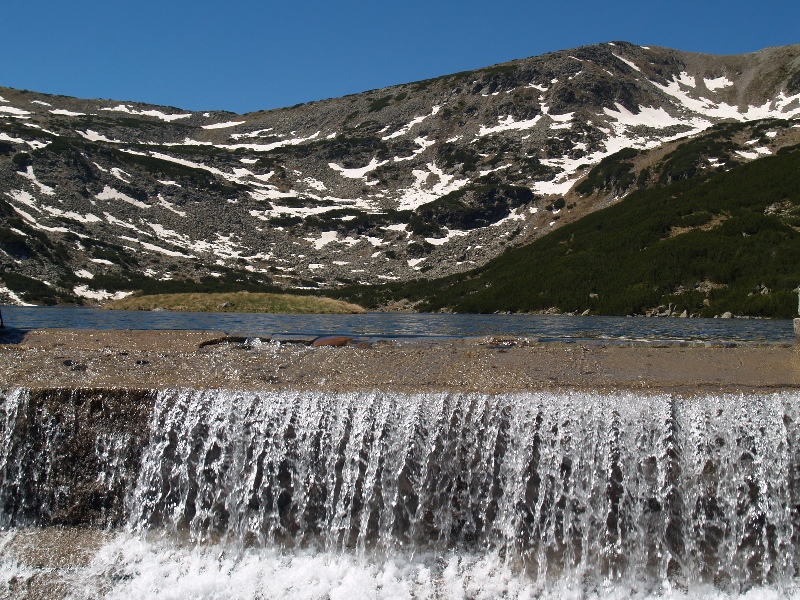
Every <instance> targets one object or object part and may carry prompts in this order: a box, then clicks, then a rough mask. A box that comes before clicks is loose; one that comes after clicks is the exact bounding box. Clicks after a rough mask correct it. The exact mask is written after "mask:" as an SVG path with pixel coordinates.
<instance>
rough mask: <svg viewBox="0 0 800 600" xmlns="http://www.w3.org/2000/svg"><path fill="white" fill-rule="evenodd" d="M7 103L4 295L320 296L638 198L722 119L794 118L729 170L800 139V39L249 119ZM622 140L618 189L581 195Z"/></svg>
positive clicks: (496, 79)
mask: <svg viewBox="0 0 800 600" xmlns="http://www.w3.org/2000/svg"><path fill="white" fill-rule="evenodd" d="M0 98H2V101H0V199H1V200H0V215H2V217H1V218H2V221H0V225H1V226H2V228H0V280H2V282H3V283H2V284H0V295H3V297H4V298H5V301H7V302H9V301H10V302H24V301H26V299H25V298H24V297H23V295H24V294H25V293H28V301H33V300H36V298H34V297H33V296H35V295H36V294H33V295H31V294H30V290H27V289H24V288H25V286H28V287H30V285H32V284H30V283H29V282H28V283H20V282H21V281H22V280H20V279H19V277H18V278H17V279H16V283H14V284H11V283H9V281H8V280H9V277H3V275H4V274H5V273H13V274H16V275H19V276H21V277H26V278H28V280H35V281H38V282H41V283H42V285H45V286H47V288H48V289H50V290H51V291H50V292H48V294H49V296H48V294H45V293H44V292H42V293H40V294H39V296H40V297H39V299H38V300H39V301H41V300H42V299H43V298H44V297H47V298H48V299H47V301H51V302H52V301H55V302H67V303H74V302H80V301H83V302H92V301H97V300H101V299H103V298H107V297H112V296H115V295H120V294H121V293H126V292H130V291H134V290H137V289H143V288H144V287H146V286H145V283H146V284H147V285H149V286H150V287H157V286H158V284H159V282H162V284H163V285H166V283H165V282H167V281H171V282H172V284H171V285H176V284H177V283H178V282H180V281H183V282H184V283H185V284H186V285H190V284H192V283H195V284H200V283H202V282H205V285H211V284H213V283H214V282H215V281H216V282H218V283H222V282H225V283H226V284H231V285H233V284H237V283H238V284H239V285H242V286H244V285H251V286H256V287H257V286H266V285H273V286H276V287H281V288H288V289H297V288H307V289H309V288H314V289H331V288H336V287H340V286H342V285H348V284H352V283H377V282H380V281H404V280H410V279H415V278H419V277H420V276H422V277H428V278H433V277H439V276H445V275H450V274H453V273H458V272H463V271H467V270H469V269H471V268H474V267H476V266H480V265H482V264H485V263H487V262H488V261H489V260H491V259H492V258H494V257H496V256H499V255H500V254H502V253H503V252H504V251H505V249H506V248H508V247H512V246H518V245H520V244H521V243H527V242H530V241H532V240H535V239H538V238H539V237H541V236H542V235H546V234H547V233H548V232H549V231H552V230H554V229H557V228H558V227H559V226H560V225H561V224H563V223H565V222H569V221H574V220H576V219H578V218H580V217H581V216H582V215H584V214H588V213H591V212H593V211H594V210H596V209H598V208H602V207H603V206H608V205H610V204H613V203H614V202H617V201H619V200H620V199H621V198H622V197H624V196H625V195H626V194H627V193H630V191H632V190H633V189H636V188H637V187H638V186H639V185H640V180H641V182H643V183H642V185H649V184H650V182H648V181H646V180H645V179H643V178H642V176H641V173H642V172H643V170H644V169H645V168H651V167H648V166H647V165H650V164H651V163H654V162H655V161H656V160H657V158H654V157H657V155H658V154H659V153H661V154H667V153H668V149H669V148H673V147H675V146H676V145H678V144H680V143H681V142H682V141H685V140H689V139H692V138H693V137H696V136H698V135H700V134H701V133H702V132H704V131H707V130H708V129H709V128H711V127H712V126H713V125H714V124H716V123H724V122H733V121H739V122H750V121H754V122H755V121H757V120H762V119H774V118H779V119H782V120H784V121H785V120H787V119H788V120H789V124H788V125H782V126H780V127H775V128H773V129H774V131H773V130H770V131H768V132H767V133H774V135H773V136H772V137H770V138H764V139H761V140H760V139H749V138H748V139H744V138H743V137H742V138H741V139H740V140H739V141H738V142H737V144H738V147H737V149H734V150H732V151H731V152H729V153H728V154H729V155H733V156H735V158H736V161H738V162H747V161H748V160H755V159H757V158H758V157H759V156H766V155H767V154H775V153H777V152H778V151H779V150H780V149H781V148H784V147H788V146H791V145H793V144H796V143H798V141H800V140H798V139H797V137H798V130H797V129H796V127H795V126H794V125H795V123H794V119H795V118H796V117H797V116H800V46H786V47H776V48H767V49H764V50H762V51H759V52H756V53H752V54H745V55H727V56H712V55H703V54H698V53H686V52H680V51H676V50H670V49H665V48H657V47H640V46H636V45H633V44H628V43H625V42H613V43H607V44H598V45H594V46H586V47H581V48H574V49H569V50H563V51H559V52H555V53H549V54H547V55H544V56H540V57H530V58H525V59H519V60H516V61H512V62H510V63H503V64H499V65H494V66H491V67H485V68H482V69H476V70H474V71H467V72H462V73H456V74H451V75H445V76H442V77H439V78H434V79H429V80H423V81H420V82H414V83H408V84H399V85H396V86H391V87H389V88H382V89H379V90H372V91H368V92H364V93H360V94H353V95H350V96H344V97H342V98H334V99H326V100H319V101H314V102H312V103H308V104H304V105H297V106H294V107H287V108H282V109H275V110H271V111H256V112H252V113H246V114H244V115H236V114H235V113H229V112H225V111H208V112H190V111H182V110H180V109H177V108H174V107H156V106H152V105H147V104H142V103H134V102H118V101H105V100H80V99H75V98H67V97H63V96H50V95H45V94H37V93H35V92H25V91H19V90H11V89H9V88H0ZM737 135H738V134H737ZM742 135H743V134H742ZM740 137H741V136H740ZM762 138H763V136H762ZM762 142H763V143H762ZM624 148H633V149H634V150H635V151H636V152H637V157H636V158H633V159H631V160H632V163H633V164H634V167H632V168H631V169H628V171H627V174H628V175H626V177H625V178H624V181H625V182H626V185H627V186H628V187H623V188H621V187H620V186H619V185H618V183H619V182H617V184H615V186H616V187H615V186H614V185H612V186H610V187H609V186H608V185H605V184H604V185H603V186H600V187H596V186H595V187H593V188H591V186H590V188H591V189H588V188H585V189H588V192H589V193H586V194H584V193H579V192H578V191H576V187H577V186H578V185H579V184H581V182H582V181H584V180H585V179H586V177H587V175H589V174H590V173H591V172H592V171H593V169H595V168H596V167H597V166H598V165H599V164H600V163H601V161H603V160H609V159H610V157H613V156H614V155H616V154H617V153H618V152H620V151H622V150H623V149H624ZM737 152H738V154H737ZM628 162H631V161H628V160H627V159H622V160H621V161H618V162H616V163H614V161H613V160H612V163H613V164H614V165H616V166H615V167H614V168H621V169H622V170H625V169H626V168H627V166H626V165H627V164H628ZM707 162H708V161H707ZM729 162H731V161H729ZM734 162H735V161H734ZM725 164H726V163H719V164H717V163H715V162H714V161H711V162H710V163H708V164H706V163H704V164H703V165H699V163H698V165H699V166H698V165H696V166H695V168H698V169H701V170H702V169H706V168H712V167H713V168H719V167H720V166H721V167H722V168H725ZM651 166H652V165H651ZM630 177H633V183H632V184H630V185H628V183H629V182H628V179H630ZM562 199H563V200H562ZM561 202H563V204H561ZM556 205H558V206H556ZM48 244H49V245H48ZM10 279H14V277H13V276H11V277H10ZM25 281H27V280H25ZM143 282H144V283H143ZM15 286H16V287H15Z"/></svg>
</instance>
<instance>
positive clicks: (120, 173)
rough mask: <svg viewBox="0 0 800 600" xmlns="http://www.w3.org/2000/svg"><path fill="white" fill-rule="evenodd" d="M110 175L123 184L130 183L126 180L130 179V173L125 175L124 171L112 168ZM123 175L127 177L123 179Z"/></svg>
mask: <svg viewBox="0 0 800 600" xmlns="http://www.w3.org/2000/svg"><path fill="white" fill-rule="evenodd" d="M111 174H112V175H113V176H114V177H116V178H117V179H119V180H120V181H123V182H125V183H130V182H131V180H130V179H128V177H130V176H131V174H130V173H126V172H125V171H123V170H122V169H120V168H119V167H114V168H113V169H111ZM123 175H125V176H127V177H124V176H123Z"/></svg>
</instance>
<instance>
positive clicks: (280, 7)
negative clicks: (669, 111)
mask: <svg viewBox="0 0 800 600" xmlns="http://www.w3.org/2000/svg"><path fill="white" fill-rule="evenodd" d="M0 23H2V27H1V28H0V32H2V34H1V35H0V49H2V51H1V52H0V85H4V86H8V87H16V88H23V89H29V90H35V91H39V92H47V93H53V94H64V95H68V96H77V97H81V98H109V99H114V100H136V101H141V102H150V103H153V104H162V105H171V106H177V107H180V108H183V109H189V110H217V109H218V110H231V111H234V112H248V111H254V110H259V109H269V108H277V107H281V106H289V105H292V104H297V103H299V102H308V101H311V100H318V99H322V98H331V97H336V96H343V95H345V94H352V93H357V92H362V91H365V90H369V89H374V88H380V87H384V86H388V85H393V84H398V83H407V82H411V81H417V80H420V79H426V78H429V77H435V76H438V75H445V74H448V73H453V72H457V71H464V70H468V69H475V68H479V67H484V66H488V65H492V64H496V63H500V62H505V61H508V60H513V59H515V58H523V57H526V56H534V55H539V54H544V53H546V52H552V51H556V50H561V49H565V48H572V47H575V46H583V45H586V44H593V43H597V42H604V41H613V40H626V41H630V42H634V43H637V44H642V45H657V46H667V47H671V48H677V49H681V50H690V51H696V52H709V53H715V54H738V53H744V52H751V51H755V50H759V49H761V48H765V47H767V46H779V45H785V44H795V43H800V2H798V0H758V1H756V0H748V1H742V0H725V1H723V0H707V1H706V0H691V1H688V0H671V1H661V2H656V1H652V0H651V1H646V0H636V1H631V0H579V1H569V0H562V1H550V2H541V1H538V0H527V1H525V0H492V1H491V2H490V1H484V2H479V1H476V0H442V1H438V0H425V1H422V0H395V1H392V0H371V1H364V0H329V1H327V2H322V1H319V0H283V1H281V2H274V1H272V0H261V1H257V0H226V1H224V2H222V1H217V0H192V1H191V2H190V1H188V0H183V1H176V0H158V1H156V0H129V1H127V2H118V1H116V0H102V1H100V0H28V1H26V2H23V1H21V0H8V1H7V2H4V3H3V7H2V9H0Z"/></svg>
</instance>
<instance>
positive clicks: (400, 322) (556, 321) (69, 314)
mask: <svg viewBox="0 0 800 600" xmlns="http://www.w3.org/2000/svg"><path fill="white" fill-rule="evenodd" d="M2 311H3V317H4V318H5V324H6V327H12V328H16V329H23V330H25V329H39V328H61V327H64V328H76V329H196V330H197V329H204V330H221V331H224V332H226V333H227V334H229V335H242V336H251V337H255V336H263V337H266V336H273V335H287V336H292V335H297V336H317V335H332V334H337V335H350V336H355V337H366V338H395V339H398V338H423V339H431V340H435V339H438V338H468V337H480V336H486V335H499V336H505V335H508V336H517V337H526V338H531V339H537V340H539V341H587V340H596V341H608V342H617V343H625V342H697V343H702V342H707V343H716V342H722V343H744V344H793V343H794V342H795V335H794V331H793V326H792V321H791V320H790V319H775V320H761V319H673V318H644V317H594V316H590V317H569V316H551V315H466V314H430V313H367V314H361V315H280V314H252V313H189V312H185V313H184V312H167V311H163V312H150V311H111V310H102V309H97V308H76V307H22V306H3V307H2Z"/></svg>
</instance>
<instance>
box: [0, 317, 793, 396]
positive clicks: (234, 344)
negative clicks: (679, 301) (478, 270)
mask: <svg viewBox="0 0 800 600" xmlns="http://www.w3.org/2000/svg"><path fill="white" fill-rule="evenodd" d="M281 339H283V340H284V341H283V342H278V341H272V342H267V341H262V340H261V339H259V338H254V339H250V340H245V339H244V338H231V337H228V336H226V334H224V333H223V332H220V331H130V330H128V331H110V330H104V331H96V330H94V331H92V330H73V329H47V330H34V331H30V332H26V333H24V336H22V337H21V339H16V340H11V339H10V338H6V340H7V341H14V342H15V343H5V344H0V381H1V382H2V386H3V387H5V388H7V389H9V388H15V387H25V388H86V387H97V388H128V387H134V388H150V389H167V388H193V389H237V390H282V389H297V390H303V389H315V388H317V389H321V390H325V391H337V392H338V391H354V390H372V389H376V390H394V391H399V392H420V391H422V392H427V391H454V392H459V391H463V392H468V391H469V392H482V393H489V394H492V393H505V392H514V391H525V390H550V389H575V390H597V391H612V390H626V389H636V390H640V391H644V390H652V391H654V392H673V391H674V392H681V393H693V392H698V393H715V392H739V391H741V392H747V391H756V390H773V389H793V388H797V387H800V354H798V352H797V349H796V348H795V347H794V346H790V345H785V344H784V345H750V346H735V347H729V346H726V345H719V346H720V347H713V345H712V346H710V347H709V346H705V345H703V346H694V347H685V345H684V346H681V345H680V344H639V345H637V344H634V345H627V346H625V345H608V344H603V343H594V342H593V343H588V342H587V343H561V342H548V343H538V342H535V341H527V340H524V339H521V338H513V337H507V336H504V337H502V338H491V337H484V338H474V339H462V340H437V341H435V342H431V341H424V340H420V341H417V342H415V343H408V342H402V341H377V342H367V343H363V344H356V345H354V343H355V342H358V340H357V339H356V340H353V343H350V344H349V345H347V346H345V347H328V346H325V347H316V348H315V347H310V346H307V345H306V343H309V342H310V341H311V339H313V338H302V337H301V336H295V337H294V338H292V337H291V336H286V337H284V338H281ZM292 339H294V340H295V341H288V340H292ZM359 346H360V347H359Z"/></svg>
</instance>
